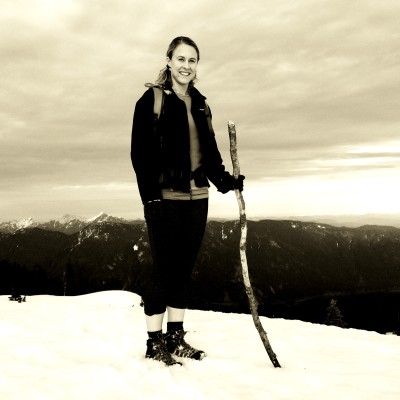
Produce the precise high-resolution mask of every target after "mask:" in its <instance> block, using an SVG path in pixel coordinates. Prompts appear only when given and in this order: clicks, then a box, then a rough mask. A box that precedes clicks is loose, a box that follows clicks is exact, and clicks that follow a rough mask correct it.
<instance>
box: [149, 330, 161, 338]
mask: <svg viewBox="0 0 400 400" xmlns="http://www.w3.org/2000/svg"><path fill="white" fill-rule="evenodd" d="M147 334H148V335H149V339H152V340H162V338H163V334H162V331H161V330H160V331H154V332H147Z"/></svg>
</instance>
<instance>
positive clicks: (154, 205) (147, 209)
mask: <svg viewBox="0 0 400 400" xmlns="http://www.w3.org/2000/svg"><path fill="white" fill-rule="evenodd" d="M162 216H163V209H162V202H161V200H150V201H147V202H146V203H144V217H145V219H146V220H149V221H159V220H160V219H161V218H162Z"/></svg>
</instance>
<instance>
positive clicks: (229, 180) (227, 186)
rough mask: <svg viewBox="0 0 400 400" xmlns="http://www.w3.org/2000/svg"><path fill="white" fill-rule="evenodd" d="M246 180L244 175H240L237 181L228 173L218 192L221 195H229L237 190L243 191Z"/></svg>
mask: <svg viewBox="0 0 400 400" xmlns="http://www.w3.org/2000/svg"><path fill="white" fill-rule="evenodd" d="M244 178H245V176H244V175H239V176H238V178H237V179H236V178H235V177H234V176H233V175H229V173H228V172H225V173H224V175H223V177H222V179H221V182H220V184H219V185H218V191H219V192H221V193H228V192H229V191H230V190H235V189H238V190H239V191H242V190H243V181H244Z"/></svg>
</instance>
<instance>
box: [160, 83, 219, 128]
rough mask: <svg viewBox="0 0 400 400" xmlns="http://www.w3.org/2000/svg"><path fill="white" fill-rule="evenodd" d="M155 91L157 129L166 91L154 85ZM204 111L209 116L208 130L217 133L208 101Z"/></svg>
mask: <svg viewBox="0 0 400 400" xmlns="http://www.w3.org/2000/svg"><path fill="white" fill-rule="evenodd" d="M153 91H154V108H153V115H154V128H155V129H156V127H157V123H158V120H159V118H160V115H161V112H162V108H163V106H164V97H165V93H164V90H163V89H161V88H160V87H157V86H153ZM204 112H205V114H206V117H207V124H208V130H209V131H210V133H211V134H212V135H213V136H214V135H215V134H214V129H213V127H212V124H211V113H210V108H209V107H208V104H207V103H206V102H204Z"/></svg>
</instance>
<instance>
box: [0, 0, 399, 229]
mask: <svg viewBox="0 0 400 400" xmlns="http://www.w3.org/2000/svg"><path fill="white" fill-rule="evenodd" d="M399 18H400V2H398V1H397V0H392V1H390V0H381V1H368V0H354V1H348V0H296V1H289V0H281V1H275V0H252V2H250V3H246V2H244V1H243V0H230V1H224V2H222V1H220V2H219V1H217V0H197V1H186V2H180V1H170V2H165V1H163V0H146V1H136V0H112V1H111V0H96V1H89V0H57V1H55V0H2V2H1V5H0V33H1V34H0V50H1V63H0V82H1V84H0V104H1V107H0V140H1V142H0V143H1V146H0V220H2V221H7V220H11V219H20V218H26V217H32V218H34V219H36V220H47V219H51V218H59V217H61V216H62V215H64V214H66V213H70V214H75V215H80V216H83V217H90V216H93V215H95V214H97V213H99V212H101V211H103V212H106V213H109V214H112V215H116V216H122V217H125V218H137V217H141V216H142V207H141V202H140V199H139V195H138V191H137V187H136V180H135V175H134V173H133V170H132V167H131V162H130V156H129V152H130V134H131V123H132V113H133V109H134V105H135V102H136V101H137V99H138V98H139V97H140V96H141V95H142V93H143V92H144V90H145V87H144V83H145V82H149V81H150V82H151V81H154V79H155V78H156V76H157V73H158V71H159V70H160V69H161V68H162V67H163V66H164V65H165V52H166V49H167V47H168V44H169V42H170V41H171V40H172V39H173V38H174V37H175V36H180V35H185V36H190V37H191V38H192V39H193V40H195V42H197V44H198V46H199V48H200V52H201V60H200V65H199V73H198V76H199V78H200V80H199V82H198V84H197V87H198V88H199V90H200V91H202V92H203V93H204V94H205V95H206V96H207V98H208V103H209V104H210V106H211V109H212V111H213V117H214V119H213V124H214V128H215V130H216V133H217V141H218V143H219V147H220V150H221V154H222V156H223V158H224V161H225V165H226V167H227V168H228V169H229V170H231V169H232V165H231V160H230V154H229V141H228V131H227V122H228V120H232V121H234V122H235V124H236V129H237V135H238V154H239V161H240V166H241V173H242V174H244V175H246V181H245V185H246V186H245V191H244V192H243V194H244V197H245V200H246V208H247V214H248V216H249V217H255V216H263V217H269V216H281V215H282V216H285V215H291V216H293V215H316V214H353V213H357V214H363V213H399V212H400V201H399V197H400V196H399V195H400V190H399V189H398V186H399V185H398V180H399V179H398V178H399V176H400V112H399V110H400V73H399V65H400V29H399ZM210 195H211V200H210V216H213V217H214V216H215V217H217V216H220V217H226V216H228V217H230V216H233V217H234V216H236V215H237V212H238V211H237V203H236V199H235V196H234V195H233V193H229V194H227V195H222V194H220V193H218V192H216V191H215V190H214V189H213V190H212V191H211V193H210Z"/></svg>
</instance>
